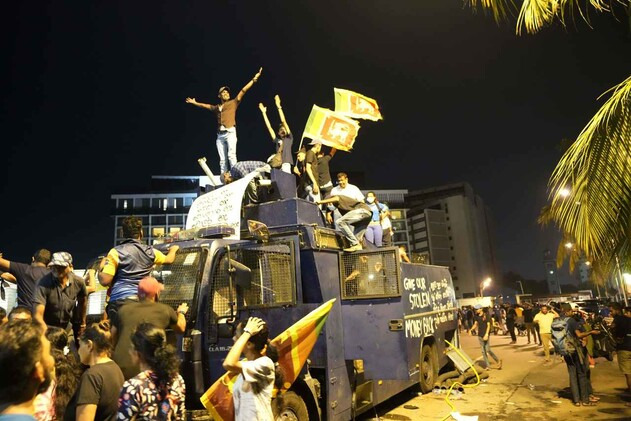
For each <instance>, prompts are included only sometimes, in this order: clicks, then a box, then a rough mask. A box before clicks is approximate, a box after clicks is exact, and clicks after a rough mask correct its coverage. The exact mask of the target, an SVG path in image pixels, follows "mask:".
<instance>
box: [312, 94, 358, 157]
mask: <svg viewBox="0 0 631 421" xmlns="http://www.w3.org/2000/svg"><path fill="white" fill-rule="evenodd" d="M358 132H359V123H358V122H356V121H355V120H353V119H352V118H348V117H346V116H344V115H342V114H340V113H336V112H335V111H331V110H327V109H326V108H320V107H318V106H317V105H314V106H313V108H312V109H311V114H310V115H309V119H308V120H307V125H306V126H305V131H304V133H303V134H302V137H303V138H305V137H308V138H310V139H313V140H319V141H320V142H322V143H323V144H325V145H327V146H331V147H332V148H336V149H340V150H343V151H350V150H351V149H353V143H355V138H356V137H357V133H358Z"/></svg>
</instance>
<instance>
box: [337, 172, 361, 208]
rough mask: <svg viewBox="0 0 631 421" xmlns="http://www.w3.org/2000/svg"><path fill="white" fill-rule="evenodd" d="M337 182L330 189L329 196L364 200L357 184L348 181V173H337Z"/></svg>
mask: <svg viewBox="0 0 631 421" xmlns="http://www.w3.org/2000/svg"><path fill="white" fill-rule="evenodd" d="M337 183H338V185H337V186H335V187H333V190H331V194H330V196H346V197H350V198H351V199H355V200H357V201H358V202H363V201H364V194H363V193H362V192H361V190H359V188H358V187H357V186H355V185H354V184H351V183H349V182H348V175H346V173H343V172H340V173H337Z"/></svg>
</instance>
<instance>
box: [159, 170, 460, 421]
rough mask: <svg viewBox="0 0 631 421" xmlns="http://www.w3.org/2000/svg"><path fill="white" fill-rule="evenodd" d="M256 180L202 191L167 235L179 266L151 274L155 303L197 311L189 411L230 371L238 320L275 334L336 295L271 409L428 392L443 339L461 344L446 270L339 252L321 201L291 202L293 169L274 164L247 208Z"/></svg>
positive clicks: (297, 415) (187, 352) (441, 363)
mask: <svg viewBox="0 0 631 421" xmlns="http://www.w3.org/2000/svg"><path fill="white" fill-rule="evenodd" d="M249 181H250V180H249V179H248V177H245V178H244V179H242V180H238V181H236V182H234V183H232V184H230V185H228V186H224V187H220V188H219V189H217V190H214V191H212V192H210V193H206V194H204V195H202V196H200V197H199V198H198V199H197V200H196V201H195V203H194V204H193V206H192V207H191V211H190V213H189V215H188V221H187V230H186V231H182V232H181V233H178V235H177V238H174V239H172V241H173V242H177V244H178V245H179V246H180V249H179V251H178V253H177V256H176V259H175V262H174V263H173V264H171V265H169V266H166V265H165V266H162V267H161V266H157V267H156V269H155V271H154V276H156V277H157V278H158V279H160V280H161V281H162V282H163V283H164V285H165V290H164V291H163V293H162V294H161V296H160V300H161V301H162V302H163V303H167V304H170V305H172V306H174V308H175V307H176V306H178V305H179V304H180V303H182V302H186V303H188V304H189V306H190V308H191V310H190V311H189V313H188V314H187V319H188V320H187V322H188V323H187V331H186V333H185V335H184V337H183V338H182V339H180V340H179V343H178V347H179V349H180V350H181V352H182V358H183V361H184V362H183V368H182V375H183V377H184V379H185V381H186V392H187V402H186V407H187V409H188V410H191V411H195V412H196V414H195V415H196V416H198V415H201V414H204V413H205V410H204V409H203V407H202V405H201V403H200V397H201V396H202V395H203V394H204V392H205V391H206V390H207V389H208V388H209V387H210V386H211V384H213V383H214V382H215V381H216V380H217V379H218V378H219V377H220V376H222V375H223V374H224V373H225V371H224V370H223V369H222V360H223V359H224V358H225V357H226V355H227V353H228V350H229V349H230V347H231V345H232V343H233V341H232V336H233V329H234V325H235V320H245V319H247V318H248V317H251V316H256V317H260V318H262V319H264V320H266V321H267V322H268V323H269V328H270V332H271V337H273V336H275V335H276V334H278V333H280V332H282V331H283V330H285V329H286V328H287V327H288V326H290V325H292V324H293V323H294V322H295V321H297V320H299V319H300V318H302V317H303V316H304V315H306V314H307V313H309V312H310V311H312V310H313V309H315V308H316V307H318V306H319V305H320V304H321V303H323V302H325V301H328V300H330V299H333V298H336V301H335V304H334V305H333V308H332V310H331V312H330V313H329V317H328V320H327V322H326V324H325V326H324V329H323V330H322V332H321V334H320V336H319V337H318V340H317V342H316V345H315V347H314V348H313V350H312V352H311V354H310V356H309V360H308V362H307V364H306V365H305V366H304V367H303V368H302V371H301V375H300V376H299V377H298V379H297V380H296V381H295V382H294V383H293V384H292V385H291V387H290V388H289V390H288V391H287V392H285V393H284V394H283V395H282V396H281V398H277V400H276V402H274V404H273V408H274V411H275V413H276V414H280V415H286V416H288V417H293V418H290V419H298V420H307V419H310V420H317V419H326V420H350V419H353V417H354V416H355V415H359V414H361V413H363V412H365V411H367V410H369V409H371V408H372V407H374V406H375V405H377V404H379V403H381V402H383V401H385V400H387V399H388V398H390V397H392V396H393V395H395V394H397V393H399V392H401V391H403V390H404V389H406V388H409V387H412V386H414V385H417V384H420V389H421V390H422V391H423V392H428V391H430V390H431V389H432V388H433V386H434V381H435V379H436V377H437V375H438V373H439V370H441V369H442V368H443V367H445V366H446V365H447V362H448V358H447V357H446V355H445V352H444V351H445V350H446V348H448V345H447V344H446V341H449V342H452V343H454V344H455V345H457V343H458V337H457V319H456V310H457V309H456V307H457V304H456V300H455V295H454V289H453V285H452V281H451V276H450V274H449V271H448V269H447V268H445V267H439V266H429V265H419V264H409V263H400V262H399V255H398V251H397V248H396V247H389V248H379V249H365V250H362V251H358V252H353V253H346V252H343V251H342V249H343V248H344V247H345V246H346V245H345V244H344V242H343V241H344V239H343V237H342V236H341V234H340V233H338V232H336V231H335V230H333V229H331V228H327V227H326V226H325V223H324V221H323V217H322V213H321V211H320V210H319V208H318V207H317V205H316V204H314V203H311V202H308V201H306V200H302V199H297V198H296V197H295V182H294V178H293V176H292V175H289V174H285V173H283V172H281V171H276V170H272V173H271V184H270V185H269V187H268V188H267V194H268V196H267V197H266V199H265V200H267V201H266V202H264V203H259V204H250V205H247V206H245V207H244V208H243V209H242V208H241V196H242V195H243V192H244V189H245V188H246V186H247V184H248V183H249ZM255 221H258V222H255ZM167 241H169V240H167ZM171 244H172V243H165V244H163V245H161V246H157V247H158V248H163V249H164V250H166V249H168V247H169V246H170V245H171Z"/></svg>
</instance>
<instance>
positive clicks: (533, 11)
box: [516, 0, 556, 35]
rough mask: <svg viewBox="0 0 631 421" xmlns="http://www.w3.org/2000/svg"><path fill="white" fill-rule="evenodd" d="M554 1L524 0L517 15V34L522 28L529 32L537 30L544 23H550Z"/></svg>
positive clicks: (519, 33) (532, 32)
mask: <svg viewBox="0 0 631 421" xmlns="http://www.w3.org/2000/svg"><path fill="white" fill-rule="evenodd" d="M553 8H554V10H556V2H555V1H551V0H524V2H523V3H522V5H521V10H520V11H519V16H517V27H516V32H517V35H521V33H522V30H523V28H525V29H526V32H528V33H529V34H534V33H536V32H539V30H540V29H541V28H543V26H544V25H548V24H550V22H552V19H553V18H554V12H553Z"/></svg>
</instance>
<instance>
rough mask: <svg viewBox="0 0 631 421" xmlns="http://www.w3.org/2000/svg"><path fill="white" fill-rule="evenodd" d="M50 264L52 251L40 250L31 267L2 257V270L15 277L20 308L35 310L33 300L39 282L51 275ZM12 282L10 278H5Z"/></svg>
mask: <svg viewBox="0 0 631 421" xmlns="http://www.w3.org/2000/svg"><path fill="white" fill-rule="evenodd" d="M49 262H50V251H48V250H46V249H39V250H37V251H36V252H35V254H34V255H33V257H32V262H31V264H30V265H28V264H26V263H17V262H11V261H9V260H7V259H4V258H3V257H2V255H0V270H3V271H6V272H9V273H10V274H12V275H13V276H14V277H15V280H16V284H17V286H18V306H21V307H26V308H28V309H29V310H32V309H33V298H34V296H35V291H36V289H37V282H38V281H39V280H40V279H42V278H43V277H44V275H47V274H49V273H50V269H49V268H48V267H47V265H48V263H49ZM5 279H6V280H9V282H11V280H10V278H5Z"/></svg>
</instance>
